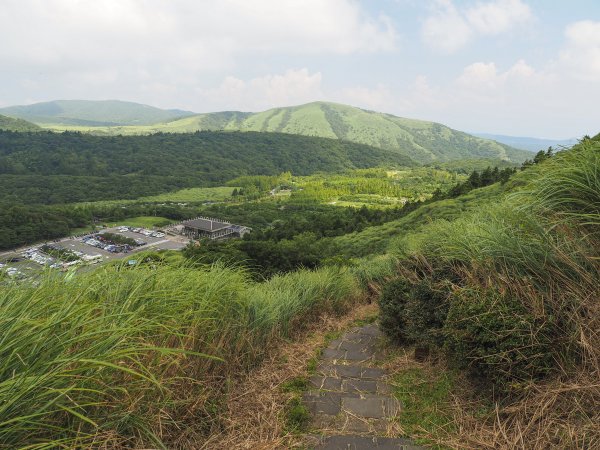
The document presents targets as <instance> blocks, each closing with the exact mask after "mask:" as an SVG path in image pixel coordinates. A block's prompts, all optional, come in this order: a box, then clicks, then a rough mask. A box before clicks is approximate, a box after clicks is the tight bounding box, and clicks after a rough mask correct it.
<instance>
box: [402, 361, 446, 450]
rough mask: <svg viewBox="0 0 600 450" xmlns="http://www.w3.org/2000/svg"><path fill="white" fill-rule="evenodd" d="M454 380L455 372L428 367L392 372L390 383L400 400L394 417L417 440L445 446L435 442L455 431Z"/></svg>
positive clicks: (437, 447) (435, 446)
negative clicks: (399, 405) (396, 415)
mask: <svg viewBox="0 0 600 450" xmlns="http://www.w3.org/2000/svg"><path fill="white" fill-rule="evenodd" d="M455 383H456V376H455V374H453V373H452V372H448V371H445V370H434V369H433V368H431V367H427V368H420V367H413V368H406V369H403V370H401V371H400V372H399V373H396V374H395V375H394V377H393V378H392V380H391V385H392V388H393V389H394V395H395V396H396V398H397V399H398V400H399V401H400V403H401V404H402V409H401V411H400V415H399V417H398V421H399V422H400V426H401V427H402V430H403V431H404V432H405V433H406V434H407V435H408V436H410V437H412V438H416V439H417V442H418V443H419V444H432V448H435V449H440V450H441V449H445V448H447V447H443V446H439V445H435V442H436V441H439V440H442V439H445V438H446V436H447V435H448V434H453V433H455V432H456V429H455V424H454V422H453V414H452V409H453V408H454V404H453V401H452V396H453V392H454V390H455Z"/></svg>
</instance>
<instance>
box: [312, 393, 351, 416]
mask: <svg viewBox="0 0 600 450" xmlns="http://www.w3.org/2000/svg"><path fill="white" fill-rule="evenodd" d="M303 399H304V402H305V403H306V405H307V407H308V409H309V410H310V412H311V413H312V414H328V415H330V416H335V415H336V414H338V413H339V412H340V411H341V405H342V398H341V397H340V396H339V395H331V394H329V393H326V394H324V395H315V394H314V393H313V392H309V393H308V394H304V396H303Z"/></svg>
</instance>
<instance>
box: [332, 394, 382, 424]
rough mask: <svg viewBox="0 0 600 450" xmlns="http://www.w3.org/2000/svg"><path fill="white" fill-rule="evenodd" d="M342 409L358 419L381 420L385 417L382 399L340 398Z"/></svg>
mask: <svg viewBox="0 0 600 450" xmlns="http://www.w3.org/2000/svg"><path fill="white" fill-rule="evenodd" d="M342 408H343V409H344V411H347V412H348V413H350V414H355V415H357V416H359V417H368V418H374V419H382V418H384V417H386V414H385V411H384V407H383V397H376V398H351V397H344V398H342Z"/></svg>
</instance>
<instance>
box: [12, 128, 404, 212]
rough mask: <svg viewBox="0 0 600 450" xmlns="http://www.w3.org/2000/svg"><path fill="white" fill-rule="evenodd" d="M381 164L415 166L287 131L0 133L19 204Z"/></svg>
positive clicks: (399, 157) (366, 149)
mask: <svg viewBox="0 0 600 450" xmlns="http://www.w3.org/2000/svg"><path fill="white" fill-rule="evenodd" d="M379 165H394V166H414V165H415V163H414V162H413V161H411V160H410V158H408V157H405V156H402V155H399V154H397V153H393V152H390V151H385V150H381V149H378V148H373V147H368V146H365V145H361V144H355V143H352V142H346V141H338V140H335V139H324V138H314V137H305V136H293V135H289V134H284V133H268V134H267V133H232V132H228V133H223V132H200V133H191V134H190V133H188V134H155V135H148V136H112V137H99V136H92V135H88V134H81V133H72V132H67V133H51V132H45V133H13V132H0V189H1V190H2V192H3V193H4V197H3V198H4V200H5V201H7V200H11V201H13V202H17V203H44V204H52V203H70V202H79V201H94V200H102V199H123V198H137V197H142V196H145V195H152V194H157V193H160V192H167V191H172V190H175V189H178V188H182V187H191V186H210V185H215V184H217V183H224V182H225V181H227V180H230V179H232V178H235V177H237V176H240V175H250V174H251V175H277V174H279V173H281V172H286V171H291V172H292V173H294V174H297V175H308V174H311V173H314V172H318V171H325V172H336V171H338V172H339V171H342V170H345V169H352V168H366V167H375V166H379Z"/></svg>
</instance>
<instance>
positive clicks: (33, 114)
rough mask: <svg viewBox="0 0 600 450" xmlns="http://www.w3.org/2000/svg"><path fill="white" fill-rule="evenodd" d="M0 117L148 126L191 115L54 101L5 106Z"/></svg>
mask: <svg viewBox="0 0 600 450" xmlns="http://www.w3.org/2000/svg"><path fill="white" fill-rule="evenodd" d="M0 113H1V114H5V115H7V116H11V117H15V118H19V119H25V120H28V121H30V122H34V123H36V124H44V125H80V126H92V127H93V126H114V125H148V124H152V123H156V122H164V121H169V120H172V119H175V118H179V117H182V116H186V115H190V114H192V113H191V112H189V111H181V110H164V109H160V108H155V107H153V106H148V105H142V104H139V103H132V102H123V101H120V100H100V101H93V100H55V101H51V102H43V103H35V104H33V105H21V106H9V107H6V108H1V109H0Z"/></svg>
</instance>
